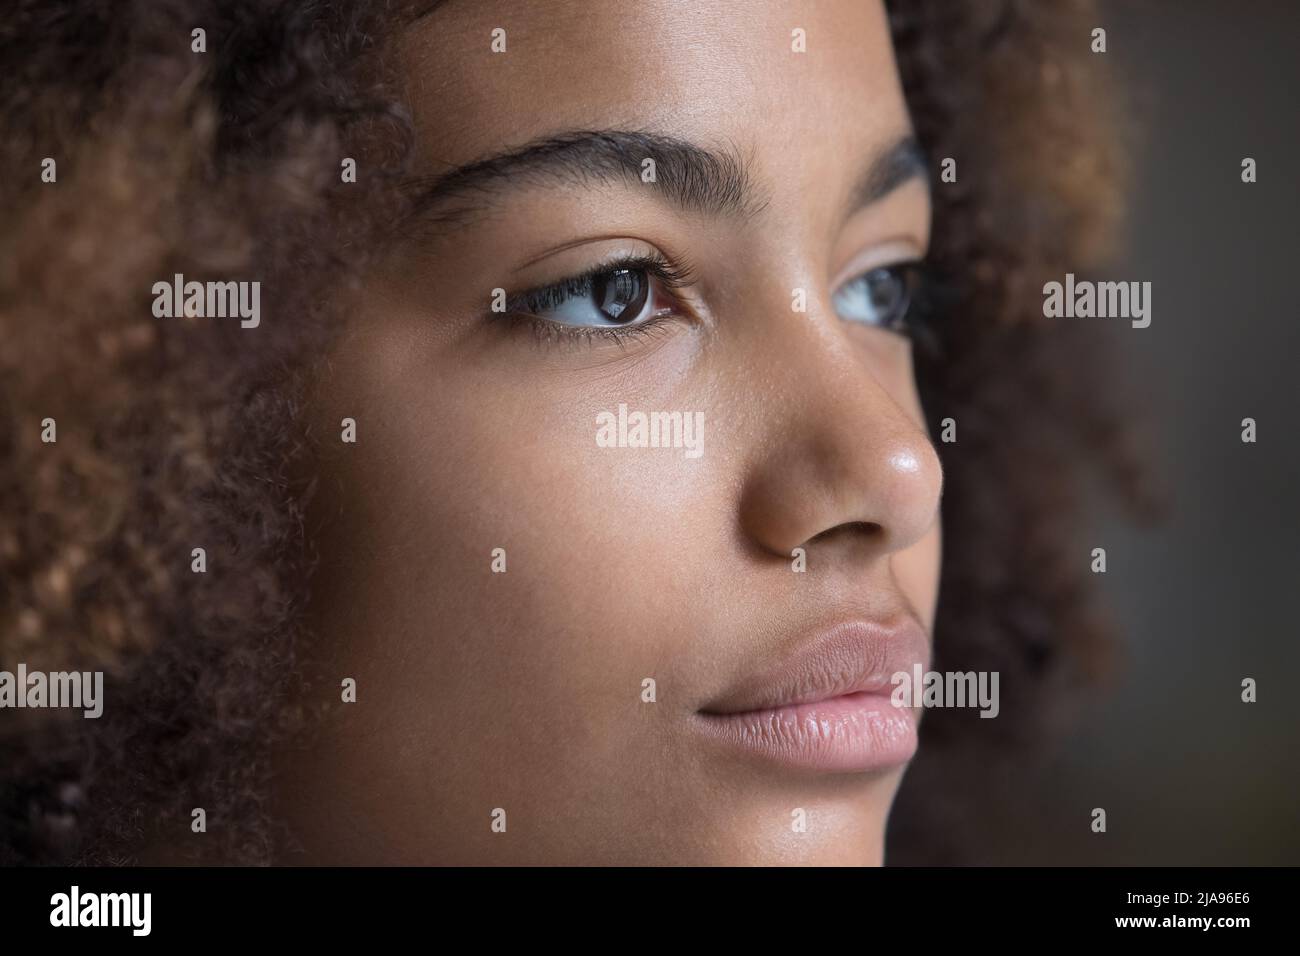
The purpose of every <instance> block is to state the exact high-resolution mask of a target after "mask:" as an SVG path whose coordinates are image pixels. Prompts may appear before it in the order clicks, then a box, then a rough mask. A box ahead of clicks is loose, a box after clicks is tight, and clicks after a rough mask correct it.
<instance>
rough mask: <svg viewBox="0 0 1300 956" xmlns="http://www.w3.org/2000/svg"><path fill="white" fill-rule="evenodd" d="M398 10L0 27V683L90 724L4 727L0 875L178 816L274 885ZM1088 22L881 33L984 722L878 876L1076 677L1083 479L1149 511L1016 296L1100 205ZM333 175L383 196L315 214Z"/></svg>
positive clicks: (23, 7)
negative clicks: (239, 281)
mask: <svg viewBox="0 0 1300 956" xmlns="http://www.w3.org/2000/svg"><path fill="white" fill-rule="evenodd" d="M430 5H431V4H430V3H425V4H424V6H425V7H428V6H430ZM417 7H418V5H417V4H409V3H405V2H400V3H399V2H389V3H374V2H372V3H365V2H361V0H220V2H217V0H131V2H110V0H65V2H62V3H49V2H48V0H18V2H17V9H15V10H12V11H10V12H9V14H8V15H7V16H6V17H5V18H4V22H3V23H2V24H0V62H4V63H5V64H6V69H5V70H4V71H3V72H2V73H0V115H2V116H3V123H4V127H5V129H6V130H7V131H8V132H9V135H8V136H7V137H6V138H5V141H4V142H3V144H2V145H0V150H3V155H4V160H5V162H4V168H5V171H6V172H5V176H4V177H3V178H2V179H0V206H3V208H5V209H6V210H8V212H9V216H8V223H7V225H6V227H5V229H4V230H3V233H2V234H0V336H2V337H3V341H4V343H5V345H4V349H3V354H2V357H0V369H2V370H3V371H2V377H0V666H3V667H12V666H14V665H15V664H16V663H17V662H18V661H24V662H26V663H27V664H28V666H29V667H31V668H39V669H45V670H60V669H76V670H88V669H93V670H102V671H104V672H105V675H106V678H105V681H106V692H105V695H106V697H109V698H110V699H111V701H112V706H111V707H109V708H106V709H105V711H104V715H103V716H102V717H101V718H100V719H99V720H95V721H87V720H80V719H70V718H69V717H68V716H67V715H66V712H61V711H59V710H55V709H50V710H44V709H42V710H15V711H7V712H6V714H5V716H4V722H3V724H0V755H2V759H0V863H5V864H15V863H45V862H79V863H130V862H133V861H134V860H135V859H137V854H138V853H139V852H140V850H141V848H142V847H144V846H146V845H147V844H148V843H149V842H150V841H151V840H153V839H155V838H156V837H157V835H158V834H160V833H162V832H164V831H165V830H166V829H168V828H174V827H176V826H183V825H184V821H186V820H188V817H189V813H190V808H192V807H194V806H203V807H205V808H206V811H207V814H208V818H209V821H210V825H211V831H212V833H211V836H212V837H218V840H217V843H218V845H217V847H216V851H215V853H214V856H215V857H216V858H219V859H222V860H226V861H233V862H242V863H267V862H272V861H273V859H274V847H275V842H276V832H275V821H274V820H272V819H271V818H270V815H269V813H268V812H267V811H266V807H265V799H266V793H267V790H268V781H269V778H270V774H271V772H272V767H271V765H270V761H269V757H268V754H269V752H270V748H271V747H272V746H273V745H274V744H275V743H276V742H277V741H280V740H284V739H286V738H288V737H291V736H292V735H294V734H296V733H300V732H301V731H302V729H303V727H304V726H305V725H308V724H310V723H311V719H310V716H309V715H306V714H304V713H301V712H299V711H298V710H297V709H295V707H294V705H293V703H292V702H293V701H295V700H298V699H301V695H300V691H301V690H302V689H303V688H302V682H303V680H304V678H302V677H301V676H300V670H299V667H298V660H299V657H300V655H304V654H306V653H307V652H306V651H303V650H301V649H302V648H306V647H309V645H310V634H308V633H306V632H305V629H304V626H303V625H302V624H301V623H300V617H301V610H302V608H303V606H304V604H305V602H306V600H307V596H308V594H309V587H310V584H311V570H312V566H313V552H312V542H311V540H310V537H309V536H308V535H307V534H306V533H305V531H304V524H303V514H304V510H305V507H306V504H307V502H308V500H309V498H310V495H311V492H312V485H311V482H310V481H309V480H299V479H298V478H297V477H296V476H297V475H299V474H301V473H307V474H309V473H310V468H309V467H308V468H306V469H304V470H301V471H300V470H299V468H298V466H299V465H301V464H302V463H304V462H310V460H311V455H312V454H313V437H312V435H311V434H310V433H309V430H308V429H307V427H306V425H305V424H304V418H305V417H304V416H303V415H302V414H301V407H302V402H303V394H304V392H303V388H304V383H305V381H306V376H307V374H308V370H309V369H310V368H311V365H312V362H313V361H314V360H315V359H316V358H318V357H319V356H320V355H321V354H322V352H323V350H324V348H325V346H326V345H327V344H328V342H329V340H330V337H331V335H332V334H333V333H334V330H335V329H336V328H337V327H338V325H339V324H340V317H339V316H338V315H337V314H336V312H335V309H334V307H333V305H332V304H333V303H334V302H336V301H337V299H338V296H337V293H338V292H339V291H340V289H341V287H343V286H346V285H347V284H349V283H354V282H355V281H356V276H357V275H358V273H359V271H360V270H359V268H358V267H359V265H360V264H362V263H363V262H364V261H365V256H366V252H367V250H369V249H372V248H374V247H375V246H376V245H377V244H378V243H379V242H380V241H381V239H382V237H383V235H384V230H385V228H387V227H388V226H389V225H390V224H391V223H392V222H393V221H395V220H400V218H401V212H402V210H401V206H400V204H401V199H400V198H399V197H400V190H395V189H392V188H390V187H391V186H392V184H393V182H394V181H395V180H396V179H397V178H400V176H401V175H403V173H404V171H405V164H406V162H407V159H408V156H409V153H410V141H411V135H410V134H411V129H410V121H409V118H408V116H407V114H406V113H405V111H404V109H403V108H402V106H401V103H400V99H399V98H398V97H397V96H396V95H395V94H394V93H393V92H392V88H391V84H390V83H387V82H386V81H385V79H384V77H385V70H384V65H383V52H384V49H385V46H384V40H385V38H386V37H387V36H388V35H390V34H391V33H392V32H393V31H394V29H395V28H397V27H400V25H401V24H402V23H404V22H406V21H407V20H408V19H409V18H411V17H413V16H416V15H418V14H419V13H420V12H421V11H420V10H418V9H417ZM1089 10H1090V6H1089V5H1088V4H1086V3H1082V2H1080V3H1069V4H1068V5H1051V7H1050V8H1049V7H1047V6H1046V5H1043V4H1036V3H1031V2H1017V0H1008V2H1005V3H1001V4H997V5H993V6H990V5H985V4H970V5H969V6H967V5H957V4H953V3H951V2H944V0H898V2H891V3H890V13H891V26H892V29H893V32H894V37H895V43H896V49H897V54H898V59H899V66H900V70H901V74H902V78H903V81H904V87H905V93H906V97H907V100H908V103H909V106H910V108H911V111H912V115H913V118H914V121H915V124H916V128H917V132H918V135H919V137H920V139H921V141H922V143H923V145H924V146H925V147H926V149H927V150H928V151H929V153H930V154H931V156H933V157H936V158H937V157H954V158H956V159H957V161H958V164H959V170H960V175H959V178H958V181H957V182H956V183H942V182H939V181H937V180H936V182H935V183H934V197H935V229H934V237H935V238H934V243H933V253H932V263H933V273H934V275H933V280H932V285H931V290H932V294H931V295H930V296H929V299H930V301H929V309H930V311H931V312H932V313H933V314H934V316H935V328H936V336H935V341H934V342H933V343H932V348H930V349H927V350H924V351H922V352H921V353H919V354H918V357H917V361H918V366H917V369H918V378H919V381H920V384H921V388H922V395H923V400H924V404H925V408H926V411H927V415H928V416H929V418H930V419H931V427H932V428H933V429H936V430H937V428H938V427H939V423H940V421H941V420H942V419H946V418H951V419H953V420H954V421H955V422H956V423H957V428H958V429H959V440H958V441H957V442H956V443H952V444H943V445H941V446H940V451H941V453H942V455H943V457H944V467H945V472H946V475H947V485H946V489H945V497H944V501H943V505H942V508H943V516H942V520H943V522H944V527H945V555H944V562H943V569H942V595H941V602H940V612H939V618H938V622H937V625H936V635H937V636H936V666H938V667H941V668H947V669H953V670H966V669H972V668H978V669H983V670H998V671H1000V672H1002V674H1003V675H1004V679H1003V684H1002V686H1003V688H1004V694H1003V703H1002V711H1003V713H1004V715H1005V717H1006V719H1004V720H1001V721H979V720H976V721H970V720H968V719H963V717H962V715H960V714H958V713H957V712H944V711H937V712H935V713H933V714H931V715H929V716H928V717H927V719H926V721H925V723H924V724H923V732H922V748H921V754H920V756H919V757H918V759H917V761H916V766H915V768H914V769H913V770H912V771H910V772H909V775H908V778H907V782H906V783H905V785H904V789H903V791H902V795H901V796H900V798H899V806H898V809H897V810H896V812H895V821H896V822H895V823H894V824H893V832H892V834H891V840H892V843H893V849H891V852H895V851H897V852H896V854H895V856H896V858H898V859H901V860H903V861H916V860H933V859H941V858H945V850H944V848H945V847H948V846H949V845H950V842H951V841H950V837H951V833H950V832H946V831H944V830H943V829H942V828H940V829H938V830H936V829H935V826H934V823H933V821H934V820H935V819H936V817H935V816H934V814H935V812H938V813H939V814H940V815H941V817H942V816H943V815H950V814H951V813H952V811H953V807H954V806H957V805H958V804H959V798H960V797H962V796H963V794H962V793H959V792H956V791H958V789H960V790H962V791H964V790H966V789H968V788H955V787H954V786H953V781H954V780H955V779H956V777H955V774H957V773H970V772H973V770H972V768H975V767H977V766H979V761H980V760H981V759H982V756H983V755H987V754H988V753H990V752H1008V750H1009V748H1008V741H1007V740H1005V739H1003V738H1004V737H1005V734H1006V733H1007V732H1011V733H1013V734H1015V735H1016V736H1017V737H1020V738H1027V737H1030V736H1031V735H1032V734H1033V733H1035V732H1037V730H1038V729H1039V728H1040V727H1042V726H1043V721H1042V720H1041V716H1042V715H1043V714H1045V713H1047V712H1048V711H1049V710H1050V709H1051V707H1052V706H1053V705H1054V704H1055V703H1056V702H1058V701H1059V700H1061V699H1063V698H1064V696H1065V691H1067V690H1069V689H1070V688H1071V687H1072V686H1073V685H1075V684H1077V683H1078V682H1079V681H1080V680H1081V679H1085V678H1089V677H1092V676H1095V675H1096V674H1097V673H1099V668H1100V665H1101V664H1102V663H1103V662H1104V651H1105V649H1106V647H1107V646H1108V641H1107V632H1106V628H1105V626H1104V621H1102V620H1100V619H1099V618H1098V615H1097V614H1096V612H1095V611H1094V609H1093V605H1092V603H1091V601H1090V598H1089V594H1088V591H1087V586H1086V585H1087V582H1086V580H1085V572H1086V566H1085V565H1084V562H1083V561H1082V560H1081V559H1080V557H1079V555H1078V554H1077V553H1074V552H1073V551H1071V550H1070V548H1071V546H1072V545H1071V534H1072V530H1073V529H1074V528H1075V527H1076V525H1077V522H1078V521H1079V520H1080V516H1081V514H1082V504H1083V495H1084V492H1085V490H1086V486H1087V482H1088V479H1089V476H1090V475H1092V474H1098V475H1100V476H1102V477H1103V478H1105V479H1108V487H1109V489H1110V490H1111V491H1112V492H1114V493H1115V494H1117V495H1118V496H1119V497H1120V498H1121V499H1122V500H1123V501H1125V502H1127V503H1129V504H1131V505H1133V506H1135V507H1141V506H1142V504H1143V502H1144V500H1147V497H1148V496H1146V495H1145V494H1144V492H1143V488H1142V483H1141V473H1140V471H1139V470H1138V468H1137V465H1136V458H1135V457H1134V456H1133V455H1132V454H1131V452H1130V451H1129V450H1128V449H1129V443H1128V439H1127V438H1126V436H1125V432H1124V424H1123V421H1122V419H1121V417H1120V416H1118V415H1117V414H1115V412H1114V411H1113V409H1111V408H1108V407H1107V406H1106V404H1105V403H1104V401H1103V396H1102V395H1101V394H1099V392H1098V390H1097V389H1096V388H1095V387H1094V386H1095V384H1096V381H1097V379H1096V378H1095V376H1092V377H1090V373H1089V371H1088V370H1089V369H1090V368H1096V366H1095V365H1090V364H1089V358H1088V354H1087V352H1086V350H1085V349H1084V346H1086V345H1087V343H1086V342H1082V341H1077V340H1075V339H1073V338H1072V337H1071V336H1070V335H1069V333H1068V330H1066V329H1062V328H1055V327H1052V326H1051V325H1050V323H1048V322H1047V321H1046V320H1044V319H1043V317H1042V314H1041V308H1040V307H1039V305H1038V303H1039V302H1040V300H1039V299H1038V297H1037V294H1036V293H1037V290H1038V289H1040V288H1041V283H1042V282H1043V277H1044V276H1050V275H1052V274H1056V275H1058V276H1059V275H1060V273H1061V272H1062V271H1065V270H1066V269H1067V268H1068V269H1069V270H1072V271H1075V272H1080V271H1084V270H1085V269H1086V268H1088V266H1089V265H1090V264H1091V263H1093V262H1095V261H1097V258H1098V257H1099V256H1100V255H1101V254H1103V253H1104V251H1105V250H1106V249H1107V248H1108V245H1109V243H1110V241H1111V235H1112V232H1113V229H1114V226H1115V222H1116V219H1117V214H1118V211H1119V207H1120V196H1121V193H1120V187H1121V186H1122V179H1123V175H1122V173H1123V170H1122V168H1121V164H1120V161H1119V153H1118V150H1117V148H1116V145H1115V137H1114V135H1113V126H1112V125H1110V124H1111V117H1110V116H1109V115H1107V114H1106V113H1105V108H1106V104H1109V103H1111V102H1113V100H1112V98H1111V97H1110V96H1109V94H1108V92H1107V91H1106V90H1105V85H1104V78H1103V77H1101V76H1100V75H1099V73H1098V71H1097V70H1096V68H1095V67H1094V66H1093V64H1092V63H1090V62H1089V57H1088V52H1087V46H1086V38H1087V27H1088V26H1091V25H1092V24H1091V22H1090V20H1089V16H1090V13H1089ZM197 28H202V29H203V30H204V31H206V41H207V43H209V44H211V51H210V52H209V53H206V54H198V53H195V52H193V50H192V49H191V43H190V38H191V31H192V30H195V29H197ZM1094 59H1095V58H1094ZM342 156H354V157H358V162H359V163H362V162H364V163H365V168H366V169H368V170H375V171H376V175H370V176H367V177H365V180H366V182H364V183H360V184H356V185H350V186H349V187H348V189H347V190H342V189H339V188H338V186H337V183H338V180H339V176H338V162H339V157H342ZM47 158H48V159H53V160H54V161H55V165H54V169H55V170H56V171H57V172H56V175H57V180H56V181H55V182H44V181H42V177H41V170H42V163H43V161H44V160H45V159H47ZM178 272H179V273H183V274H185V275H186V276H193V277H199V278H211V279H220V278H226V277H229V276H231V275H236V274H237V275H239V276H240V277H241V278H257V279H260V280H262V287H263V289H264V290H266V291H267V294H268V296H273V297H274V299H273V302H272V303H271V307H273V308H274V309H275V310H276V313H277V315H279V316H281V317H283V318H281V320H280V321H277V322H274V323H267V324H266V325H265V326H264V327H263V328H262V329H261V330H260V333H259V334H260V338H259V343H260V345H261V347H260V348H259V349H258V350H249V349H247V348H245V347H243V346H244V342H243V341H241V340H240V339H239V336H238V333H237V331H231V330H230V329H229V328H228V327H227V326H226V325H225V324H222V323H215V324H205V325H199V324H197V323H196V324H189V323H187V322H186V321H184V320H177V321H176V322H168V323H159V322H157V321H156V320H154V319H152V316H151V313H150V310H149V300H148V298H147V297H146V295H147V291H148V290H149V289H150V287H151V285H152V283H153V282H154V281H155V280H156V279H157V278H158V277H160V276H169V275H171V274H173V273H178ZM47 419H53V420H54V423H55V425H56V428H57V441H55V442H45V441H42V431H43V428H44V425H43V423H44V422H46V420H47ZM199 546H201V547H203V548H205V550H206V553H207V556H208V561H209V562H210V566H209V569H208V573H207V574H206V575H203V576H198V575H194V574H192V573H190V568H189V561H190V554H191V549H192V548H195V547H199ZM200 577H201V578H202V582H201V585H200V584H196V583H195V582H196V580H197V579H199V578H200ZM991 724H997V725H998V726H997V727H996V728H993V727H990V726H987V725H991ZM945 795H947V796H946V797H945ZM935 833H937V834H938V835H937V837H934V836H931V834H935ZM923 835H925V836H926V837H928V840H927V839H923V838H922V837H923Z"/></svg>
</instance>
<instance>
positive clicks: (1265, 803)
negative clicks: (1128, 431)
mask: <svg viewBox="0 0 1300 956" xmlns="http://www.w3.org/2000/svg"><path fill="white" fill-rule="evenodd" d="M1103 9H1104V14H1105V15H1104V18H1103V22H1102V23H1101V24H1100V25H1102V26H1105V27H1106V28H1107V34H1108V36H1107V41H1108V52H1107V54H1106V55H1107V56H1109V57H1112V58H1113V61H1112V64H1111V65H1112V66H1113V67H1114V68H1115V69H1116V70H1117V71H1118V73H1119V76H1120V77H1121V78H1122V79H1123V87H1124V89H1125V91H1126V94H1127V96H1128V97H1129V99H1130V108H1131V110H1132V112H1133V114H1134V122H1133V129H1132V131H1131V133H1130V134H1129V136H1128V137H1127V141H1128V143H1129V146H1130V152H1131V155H1132V156H1133V158H1134V160H1135V172H1136V182H1135V185H1136V189H1135V191H1134V194H1133V196H1132V198H1131V203H1130V209H1129V213H1130V222H1129V240H1128V243H1127V248H1126V249H1125V250H1123V251H1122V252H1121V254H1120V255H1119V256H1118V257H1117V260H1116V262H1115V263H1114V265H1113V267H1112V269H1110V270H1108V277H1110V278H1115V279H1130V280H1146V279H1149V280H1151V281H1152V283H1153V287H1152V306H1153V312H1152V315H1153V320H1152V324H1151V327H1150V328H1147V329H1143V330H1137V329H1128V328H1124V329H1119V330H1116V331H1113V332H1111V333H1109V334H1113V335H1115V336H1116V337H1117V342H1116V352H1117V353H1118V354H1119V357H1120V360H1121V362H1122V363H1123V365H1124V367H1123V368H1121V371H1122V372H1123V373H1124V374H1125V376H1126V377H1127V379H1128V381H1129V385H1128V392H1129V394H1131V395H1132V397H1133V400H1134V401H1135V402H1136V403H1137V408H1135V412H1136V413H1139V414H1142V415H1145V416H1146V417H1147V419H1148V422H1149V424H1148V427H1147V432H1148V434H1149V435H1150V439H1151V445H1150V448H1149V451H1150V457H1151V459H1152V461H1153V462H1154V464H1155V466H1156V468H1157V469H1158V470H1159V472H1160V475H1161V478H1162V479H1163V484H1164V486H1165V487H1166V488H1168V489H1169V491H1170V505H1171V509H1170V514H1169V515H1168V517H1167V518H1166V519H1165V521H1164V523H1163V524H1162V525H1161V526H1160V527H1158V528H1156V529H1154V530H1137V529H1134V528H1132V527H1129V526H1126V525H1125V524H1124V523H1123V522H1122V521H1120V520H1118V516H1107V515H1101V516H1099V518H1098V524H1097V527H1098V537H1099V539H1100V540H1103V541H1104V542H1105V546H1106V548H1107V557H1108V573H1107V574H1106V575H1105V576H1104V577H1102V578H1101V586H1102V589H1103V595H1104V598H1105V600H1106V603H1107V604H1108V605H1109V606H1110V608H1111V610H1112V612H1113V613H1114V615H1115V616H1116V617H1117V619H1118V620H1119V623H1120V624H1121V626H1122V629H1123V632H1124V636H1125V641H1126V645H1127V651H1126V652H1127V660H1126V661H1125V664H1124V666H1123V667H1122V668H1121V675H1122V676H1121V677H1120V678H1119V680H1118V681H1117V682H1116V683H1115V684H1114V685H1113V686H1112V687H1111V689H1110V690H1109V691H1108V693H1106V694H1105V695H1102V696H1099V697H1097V698H1095V699H1094V700H1093V701H1092V703H1091V705H1090V706H1089V707H1088V709H1087V710H1085V711H1084V712H1083V713H1082V714H1080V715H1079V718H1078V719H1077V720H1076V721H1075V722H1074V723H1073V724H1072V729H1071V732H1070V733H1069V734H1068V735H1067V736H1066V738H1065V739H1064V740H1062V741H1061V743H1060V745H1059V746H1058V747H1057V748H1056V750H1055V751H1054V752H1053V753H1052V754H1050V755H1049V756H1048V757H1047V758H1046V760H1045V762H1043V763H1042V764H1041V765H1039V766H1038V767H1036V768H1035V769H1033V770H1027V771H1026V772H1025V773H1023V774H1022V775H1021V776H1020V778H1019V779H1018V780H1017V783H1016V786H1014V787H1012V788H1011V793H1012V794H1014V796H1013V797H1012V798H1011V799H1010V800H1009V801H1007V802H1005V803H1003V804H1002V806H1001V808H1000V809H999V810H998V811H997V812H996V814H995V818H994V819H992V820H990V821H989V830H988V833H987V834H986V839H985V840H981V841H980V842H981V844H982V845H984V846H985V848H984V849H983V850H982V851H981V852H980V853H979V862H987V863H1009V864H1064V863H1081V864H1125V865H1127V864H1152V865H1163V864H1170V865H1173V864H1210V865H1216V864H1300V813H1298V812H1297V797H1298V796H1300V753H1298V752H1297V737H1298V736H1300V734H1298V731H1300V687H1297V682H1300V627H1298V626H1297V624H1296V596H1297V594H1298V593H1300V499H1298V495H1300V448H1298V447H1297V442H1296V411H1297V404H1298V402H1297V397H1298V396H1300V387H1298V386H1297V382H1298V381H1300V368H1298V367H1297V363H1298V362H1300V347H1298V346H1300V336H1298V335H1297V332H1296V325H1297V322H1300V302H1298V301H1297V299H1298V296H1297V292H1298V291H1300V242H1298V241H1297V226H1298V225H1300V188H1298V187H1297V178H1298V177H1300V149H1298V146H1300V143H1298V139H1300V3H1284V2H1278V3H1262V2H1247V3H1228V2H1223V0H1218V2H1185V0H1179V2H1177V3H1174V2H1152V0H1142V2H1133V0H1130V2H1112V3H1109V4H1108V5H1106V6H1105V7H1104V8H1103ZM1245 156H1251V157H1253V158H1254V159H1255V160H1256V161H1257V163H1258V182H1257V183H1255V184H1254V185H1245V184H1243V183H1242V182H1241V176H1240V167H1241V160H1242V158H1243V157H1245ZM1112 328H1113V326H1112ZM1247 416H1249V417H1253V418H1255V419H1256V420H1257V421H1258V423H1259V436H1258V442H1257V444H1254V445H1246V444H1242V443H1241V441H1240V437H1239V436H1240V431H1241V429H1240V421H1241V419H1242V418H1244V417H1247ZM1081 545H1084V546H1085V551H1084V553H1087V551H1088V550H1090V549H1091V547H1093V546H1096V543H1094V542H1081ZM1243 677H1253V678H1255V679H1256V681H1257V682H1258V685H1259V702H1258V703H1255V704H1249V705H1248V704H1244V703H1241V701H1240V682H1241V679H1242V678H1243ZM1098 806H1100V807H1105V808H1106V810H1107V815H1108V821H1107V823H1108V830H1107V833H1105V834H1104V835H1098V834H1094V833H1092V832H1091V831H1090V829H1089V828H1088V822H1089V820H1090V811H1091V809H1092V808H1093V807H1098Z"/></svg>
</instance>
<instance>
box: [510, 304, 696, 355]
mask: <svg viewBox="0 0 1300 956" xmlns="http://www.w3.org/2000/svg"><path fill="white" fill-rule="evenodd" d="M503 317H504V318H506V319H509V320H510V321H511V322H513V323H516V324H519V325H525V326H528V327H529V328H530V329H531V330H532V333H533V337H534V338H535V339H536V340H537V343H538V344H539V345H545V346H556V345H559V346H563V345H581V344H585V345H587V346H592V347H594V346H596V345H599V344H601V343H604V342H613V343H615V344H618V345H621V346H624V347H626V346H628V345H631V344H633V343H636V342H645V341H650V340H653V339H656V338H658V337H659V336H660V335H662V334H664V333H665V332H666V331H668V322H669V321H670V320H671V317H670V316H664V317H663V318H653V319H650V320H649V321H647V322H643V323H641V324H640V325H634V326H599V325H562V324H561V323H559V322H552V321H550V320H549V319H544V318H542V317H541V316H537V315H529V314H528V313H526V312H516V313H509V312H508V313H506V315H505V316H503Z"/></svg>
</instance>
